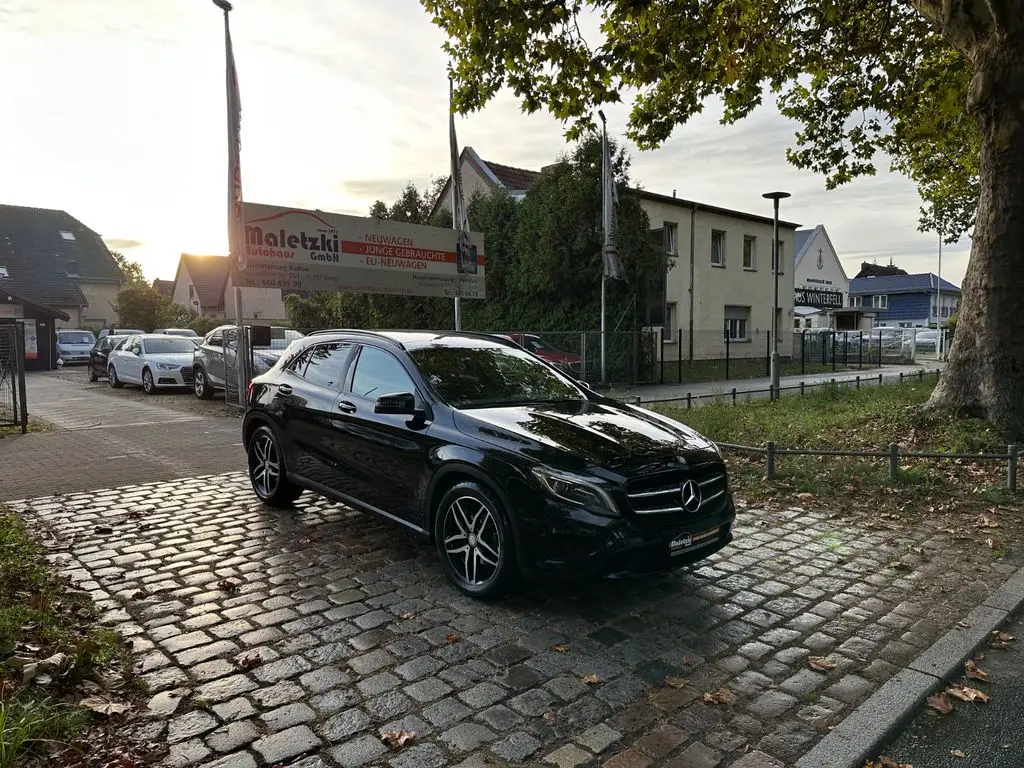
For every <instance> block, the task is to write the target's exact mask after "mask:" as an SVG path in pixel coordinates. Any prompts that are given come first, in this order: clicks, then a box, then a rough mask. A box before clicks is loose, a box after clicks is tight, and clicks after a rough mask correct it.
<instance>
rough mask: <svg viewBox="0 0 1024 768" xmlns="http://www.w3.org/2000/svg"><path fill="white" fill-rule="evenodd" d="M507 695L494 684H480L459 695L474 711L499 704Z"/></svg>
mask: <svg viewBox="0 0 1024 768" xmlns="http://www.w3.org/2000/svg"><path fill="white" fill-rule="evenodd" d="M507 695H508V694H507V692H506V691H505V689H504V688H502V687H501V686H498V685H495V684H494V683H478V684H477V685H475V686H473V687H472V688H470V689H468V690H465V691H462V692H461V693H459V694H458V697H459V698H460V699H462V701H464V702H465V703H466V704H468V705H469V706H470V707H472V708H473V709H482V708H484V707H489V706H491V705H492V704H497V703H498V702H499V701H501V700H502V699H504V698H505V696H507Z"/></svg>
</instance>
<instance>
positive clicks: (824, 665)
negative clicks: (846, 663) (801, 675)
mask: <svg viewBox="0 0 1024 768" xmlns="http://www.w3.org/2000/svg"><path fill="white" fill-rule="evenodd" d="M807 666H809V667H810V668H811V669H815V670H817V671H818V672H828V671H829V670H832V669H835V668H836V667H837V666H838V665H837V664H836V662H834V661H832V659H826V658H825V657H824V656H810V657H808V659H807Z"/></svg>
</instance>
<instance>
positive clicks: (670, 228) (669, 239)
mask: <svg viewBox="0 0 1024 768" xmlns="http://www.w3.org/2000/svg"><path fill="white" fill-rule="evenodd" d="M664 227H665V253H667V254H668V255H669V256H676V255H678V253H679V251H678V250H677V249H678V247H679V246H678V245H677V243H678V240H679V225H678V224H673V223H672V222H670V221H666V222H665V223H664Z"/></svg>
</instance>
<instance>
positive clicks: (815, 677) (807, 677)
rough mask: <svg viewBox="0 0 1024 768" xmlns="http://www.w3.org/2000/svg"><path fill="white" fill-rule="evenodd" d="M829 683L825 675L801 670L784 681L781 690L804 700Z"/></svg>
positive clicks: (811, 670)
mask: <svg viewBox="0 0 1024 768" xmlns="http://www.w3.org/2000/svg"><path fill="white" fill-rule="evenodd" d="M827 682H828V677H827V676H826V675H825V674H824V673H822V672H816V671H814V670H813V669H801V670H799V671H797V672H796V674H794V675H793V676H792V677H789V678H787V679H786V680H783V681H782V682H781V683H780V684H779V690H780V691H782V692H784V693H788V694H790V695H791V696H795V697H796V698H798V699H804V698H806V696H807V695H808V694H809V693H811V692H812V691H816V690H817V689H818V688H820V687H821V686H823V685H825V684H826V683H827Z"/></svg>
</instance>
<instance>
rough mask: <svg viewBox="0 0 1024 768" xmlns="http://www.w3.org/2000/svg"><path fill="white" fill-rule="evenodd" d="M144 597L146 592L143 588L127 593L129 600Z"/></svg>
mask: <svg viewBox="0 0 1024 768" xmlns="http://www.w3.org/2000/svg"><path fill="white" fill-rule="evenodd" d="M145 597H146V593H145V592H144V591H143V590H141V589H140V590H137V591H135V592H132V593H131V594H130V595H128V599H129V600H142V599H143V598H145Z"/></svg>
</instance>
